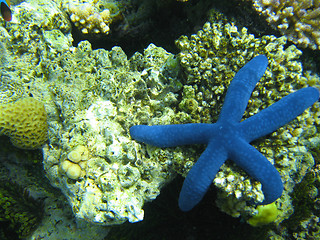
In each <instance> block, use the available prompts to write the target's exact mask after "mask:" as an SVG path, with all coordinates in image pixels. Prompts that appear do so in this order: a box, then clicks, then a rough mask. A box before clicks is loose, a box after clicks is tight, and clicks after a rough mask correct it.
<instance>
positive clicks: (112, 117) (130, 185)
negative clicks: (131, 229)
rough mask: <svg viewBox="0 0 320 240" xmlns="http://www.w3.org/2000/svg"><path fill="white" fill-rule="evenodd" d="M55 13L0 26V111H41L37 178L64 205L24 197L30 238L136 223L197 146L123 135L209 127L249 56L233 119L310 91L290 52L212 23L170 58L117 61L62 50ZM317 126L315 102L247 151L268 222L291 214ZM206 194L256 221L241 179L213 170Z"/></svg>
mask: <svg viewBox="0 0 320 240" xmlns="http://www.w3.org/2000/svg"><path fill="white" fill-rule="evenodd" d="M65 6H66V5H65V3H62V2H60V1H43V0H37V1H35V0H29V1H26V2H22V3H20V4H19V5H17V6H15V7H13V13H14V15H13V20H12V22H8V23H6V24H5V23H3V22H2V23H1V26H0V40H1V41H0V48H1V51H2V55H1V58H0V60H1V65H0V68H1V81H2V84H1V86H0V89H1V92H0V100H1V104H9V103H11V102H15V101H16V100H18V99H20V98H22V97H29V96H32V97H33V98H35V99H37V100H38V101H41V102H43V103H44V105H45V108H46V111H47V115H48V116H47V119H48V126H49V131H48V138H49V140H48V142H47V143H46V144H45V145H44V147H43V149H42V150H43V167H44V171H45V175H46V177H47V178H48V179H49V181H50V184H51V185H53V186H54V187H56V188H58V189H60V190H61V192H62V193H63V195H64V196H65V197H66V198H67V201H68V203H69V205H70V206H71V209H69V210H66V211H64V210H62V209H63V208H64V207H66V208H67V207H68V205H66V204H65V203H64V202H63V200H62V199H63V196H62V195H59V193H56V192H51V191H49V190H45V189H43V188H42V189H40V188H39V187H38V188H36V189H37V190H35V189H34V190H33V191H34V192H37V191H38V192H42V194H41V196H42V197H43V196H45V197H46V198H47V200H46V204H45V206H46V208H45V216H46V217H45V219H46V220H43V222H42V225H41V226H40V227H39V228H38V229H37V230H36V231H35V232H34V233H33V235H32V236H31V237H30V239H37V238H38V237H39V236H42V235H43V234H44V232H46V233H45V234H46V236H47V237H48V238H49V237H52V239H53V237H54V236H55V237H57V236H58V235H54V234H61V235H63V234H65V233H66V232H68V234H69V235H68V236H69V238H68V239H78V238H77V236H79V234H80V233H81V231H82V230H83V231H86V232H87V234H88V235H87V236H91V234H92V236H94V237H92V239H103V237H104V236H105V235H107V233H108V228H106V227H105V226H113V225H118V224H122V223H124V222H126V221H128V222H131V223H134V222H138V221H141V220H143V218H144V210H143V206H144V204H145V203H146V202H148V201H152V200H154V199H155V198H156V197H157V196H158V195H159V194H160V190H161V188H162V187H163V186H165V185H166V184H167V183H169V182H170V181H171V180H172V179H173V178H174V177H175V175H176V174H177V173H178V174H181V175H183V176H185V175H186V174H187V172H188V171H189V170H190V169H191V167H192V165H193V164H194V162H195V161H196V160H197V159H198V157H199V155H200V154H201V152H202V150H203V147H202V146H198V147H197V146H196V147H194V146H193V147H188V146H185V147H177V148H171V149H161V148H156V147H152V146H146V145H144V144H140V143H137V142H136V141H134V140H132V139H131V138H130V135H129V128H130V127H131V126H133V125H136V124H148V125H156V124H177V123H196V122H205V123H210V122H215V121H216V120H217V116H218V113H219V111H220V108H221V105H222V103H223V98H224V94H225V92H226V90H227V87H228V85H229V83H230V81H231V80H232V78H233V76H234V74H235V73H236V72H237V71H238V70H239V69H240V68H241V67H242V66H243V65H244V64H245V63H246V62H247V61H249V60H250V59H251V58H252V57H254V56H256V55H259V54H265V55H266V56H267V57H268V59H269V61H270V64H269V67H268V69H267V72H266V74H265V76H264V77H263V79H262V80H261V81H260V82H259V84H258V85H257V88H256V89H255V91H254V92H253V95H252V98H251V99H250V102H249V105H248V109H247V111H246V113H245V115H244V118H247V117H250V116H251V115H250V114H255V113H257V112H258V111H259V110H261V109H264V108H266V107H268V106H269V105H271V104H272V103H274V102H275V101H277V100H279V99H280V98H281V97H283V96H285V95H287V94H288V93H290V92H292V91H295V90H297V89H300V88H302V87H306V86H319V78H318V76H317V75H315V74H313V73H310V72H303V69H302V64H301V62H300V60H299V58H300V56H301V54H302V52H301V51H300V50H299V49H297V48H296V47H295V46H294V45H288V44H287V39H286V38H285V37H280V38H277V37H275V36H263V37H261V38H257V37H255V36H254V35H253V34H249V33H248V30H247V29H246V28H242V29H238V28H237V26H236V23H233V22H230V21H228V20H227V19H225V18H223V17H222V16H220V15H219V14H217V13H212V14H211V15H210V17H209V20H208V22H207V23H206V24H205V25H204V26H203V28H202V30H200V31H198V32H197V33H196V34H194V35H192V36H190V37H187V36H181V37H180V38H179V39H178V40H177V41H176V44H177V47H178V48H179V49H180V53H179V54H177V55H173V54H171V53H169V52H167V51H166V50H165V49H163V48H161V47H157V46H155V45H154V44H150V45H149V46H148V47H147V48H146V49H145V50H144V52H143V53H139V52H136V53H135V54H134V55H133V56H131V57H130V58H129V57H128V56H127V55H126V54H125V52H124V51H123V50H122V49H121V48H120V47H118V46H115V47H113V48H112V49H111V50H109V51H108V50H104V49H96V50H93V49H92V46H91V44H90V43H89V42H88V41H82V42H80V43H79V44H78V45H77V46H76V47H73V46H72V42H73V36H72V34H71V22H70V19H69V17H68V14H70V13H68V11H67V10H66V7H65ZM73 10H74V9H73ZM71 20H72V19H71ZM319 116H320V112H319V103H317V104H315V105H314V106H313V107H312V108H311V109H309V110H307V111H305V112H304V113H303V114H302V115H301V116H300V117H298V118H297V119H295V120H294V121H293V122H291V123H290V124H288V125H286V126H284V127H282V128H280V129H279V130H278V131H276V132H275V133H273V134H271V135H270V136H268V137H267V138H264V139H261V140H258V141H256V142H255V143H254V144H253V145H254V146H255V147H256V148H257V149H258V150H259V151H260V152H262V153H263V154H264V155H265V156H266V157H267V158H268V159H269V160H270V161H271V162H272V163H273V164H274V165H275V166H276V168H277V169H278V171H279V172H280V174H281V176H282V179H283V182H284V185H285V192H284V194H283V196H282V198H281V199H279V200H278V201H277V202H276V206H277V209H278V211H279V214H278V215H277V218H276V219H275V223H276V224H280V223H281V222H282V221H284V220H285V219H288V218H289V217H290V216H291V215H292V214H293V212H294V205H293V201H295V199H296V198H295V197H294V196H293V195H292V194H293V192H294V189H295V187H296V186H297V185H298V184H299V183H300V182H301V181H302V180H303V179H304V177H305V176H306V175H307V174H308V173H310V172H315V170H313V167H314V165H315V160H316V161H317V159H315V156H316V155H313V154H311V152H310V150H312V151H313V152H317V151H316V150H315V149H319V145H320V135H319V124H320V120H319ZM7 166H9V165H7ZM11 167H12V166H11ZM23 182H24V181H23V180H21V181H20V183H21V184H23ZM24 184H26V183H24ZM214 185H215V186H216V187H217V188H218V196H217V199H212V202H214V201H216V203H217V205H218V207H219V208H220V209H221V210H222V211H224V212H226V213H228V214H229V215H231V216H233V217H240V216H241V217H242V218H243V219H245V220H246V221H248V220H249V219H251V218H252V216H255V215H257V213H258V210H257V209H256V208H255V206H254V204H252V203H258V202H261V201H262V200H263V194H262V192H261V189H260V188H261V185H260V184H259V183H258V182H256V181H254V180H252V179H251V178H250V177H249V176H247V175H246V174H245V173H244V172H243V171H242V170H241V169H239V168H237V167H236V166H234V165H233V164H230V163H227V164H225V165H224V166H223V167H222V169H221V171H220V172H219V173H218V175H217V177H216V179H215V180H214ZM57 196H59V197H58V198H59V199H60V200H59V201H60V202H59V204H58V203H56V202H55V200H54V199H55V198H56V197H57ZM316 199H317V197H316V196H314V201H316ZM54 204H57V205H56V206H57V207H52V206H55V205H54ZM62 205H63V207H62ZM53 209H57V210H56V211H53ZM71 211H72V213H73V215H74V216H75V219H74V218H73V217H71V216H72V214H71ZM49 216H51V218H52V217H53V216H55V217H56V219H60V220H56V222H60V221H61V222H63V223H64V225H63V226H61V231H55V230H52V231H51V233H49V231H46V230H44V229H54V225H53V223H52V222H54V221H53V220H52V221H50V220H48V219H50V217H49ZM58 216H61V217H60V218H59V217H58ZM61 219H63V220H61ZM310 221H311V220H310ZM249 222H250V221H249ZM76 223H77V224H76ZM50 224H51V225H50ZM49 225H50V227H48V226H49ZM46 226H47V227H46ZM62 229H63V230H62ZM68 229H69V230H70V229H82V230H77V231H74V230H73V231H68ZM93 233H95V234H93ZM52 234H53V235H52ZM80 235H81V236H84V235H82V234H80ZM274 235H276V234H274ZM297 235H298V234H297ZM300 235H302V234H300ZM59 236H60V235H59Z"/></svg>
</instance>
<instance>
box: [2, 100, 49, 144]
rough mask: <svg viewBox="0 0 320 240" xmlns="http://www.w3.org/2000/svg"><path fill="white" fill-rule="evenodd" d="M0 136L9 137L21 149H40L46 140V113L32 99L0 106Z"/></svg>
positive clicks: (37, 102) (41, 104)
mask: <svg viewBox="0 0 320 240" xmlns="http://www.w3.org/2000/svg"><path fill="white" fill-rule="evenodd" d="M0 135H6V136H8V137H10V140H11V142H12V144H13V145H14V146H16V147H18V148H22V149H36V148H40V147H41V146H42V145H43V143H44V142H45V141H46V140H47V139H48V123H47V113H46V110H45V108H44V105H43V103H41V102H39V101H38V100H36V99H34V98H32V97H26V98H23V99H20V100H18V101H16V102H14V103H8V104H0Z"/></svg>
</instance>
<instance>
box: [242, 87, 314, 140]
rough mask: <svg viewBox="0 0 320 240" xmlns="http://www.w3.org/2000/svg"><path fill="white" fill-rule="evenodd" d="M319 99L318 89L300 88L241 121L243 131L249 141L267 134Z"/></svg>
mask: <svg viewBox="0 0 320 240" xmlns="http://www.w3.org/2000/svg"><path fill="white" fill-rule="evenodd" d="M318 99H319V90H318V89H316V88H313V87H308V88H303V89H300V90H298V91H296V92H294V93H291V94H289V95H287V96H285V97H284V98H282V99H281V100H279V101H278V102H276V103H274V104H272V105H271V106H270V107H268V108H266V109H263V110H262V111H261V112H259V113H257V114H256V115H254V116H252V117H250V118H248V119H246V120H245V121H243V122H241V123H240V129H241V132H242V134H243V136H244V138H245V139H246V140H248V142H251V141H253V140H254V139H257V138H259V137H262V136H265V135H267V134H269V133H271V132H273V131H275V130H276V129H278V128H279V127H281V126H283V125H285V124H286V123H288V122H290V121H292V120H293V119H295V118H296V117H297V116H298V115H300V114H301V113H303V111H305V110H306V109H307V108H309V107H310V106H312V104H314V103H315V102H316V101H317V100H318Z"/></svg>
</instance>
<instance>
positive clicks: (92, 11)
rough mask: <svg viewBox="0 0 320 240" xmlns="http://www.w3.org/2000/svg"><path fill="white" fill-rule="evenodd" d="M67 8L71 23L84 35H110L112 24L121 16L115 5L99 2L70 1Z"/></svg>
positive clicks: (93, 0)
mask: <svg viewBox="0 0 320 240" xmlns="http://www.w3.org/2000/svg"><path fill="white" fill-rule="evenodd" d="M67 2H68V1H67ZM66 8H67V12H68V13H69V14H70V19H71V21H72V22H73V23H74V25H75V26H76V27H77V28H78V29H79V30H80V31H81V32H82V33H83V34H109V31H110V27H109V26H110V24H111V23H112V22H113V21H114V20H115V19H117V18H118V16H119V9H118V7H117V5H116V4H115V3H112V2H104V1H99V0H92V1H89V2H82V1H80V0H69V4H66Z"/></svg>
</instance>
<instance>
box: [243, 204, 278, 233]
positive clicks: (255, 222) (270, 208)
mask: <svg viewBox="0 0 320 240" xmlns="http://www.w3.org/2000/svg"><path fill="white" fill-rule="evenodd" d="M257 210H258V214H257V215H255V216H253V217H251V218H250V219H249V220H248V223H249V224H250V225H251V226H253V227H259V226H263V225H267V224H269V223H272V222H274V221H275V220H276V218H277V217H278V209H277V206H276V204H275V202H273V203H270V204H268V205H260V206H258V207H257Z"/></svg>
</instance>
